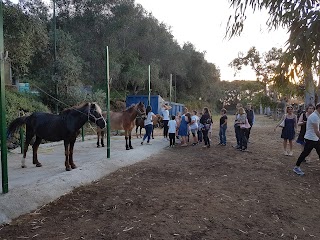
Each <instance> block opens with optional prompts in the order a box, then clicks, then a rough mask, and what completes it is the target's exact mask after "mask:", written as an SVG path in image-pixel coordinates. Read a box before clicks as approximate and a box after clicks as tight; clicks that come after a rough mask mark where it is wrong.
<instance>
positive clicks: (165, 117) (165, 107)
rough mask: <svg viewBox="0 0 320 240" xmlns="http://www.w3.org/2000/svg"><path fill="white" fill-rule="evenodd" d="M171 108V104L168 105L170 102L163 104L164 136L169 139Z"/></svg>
mask: <svg viewBox="0 0 320 240" xmlns="http://www.w3.org/2000/svg"><path fill="white" fill-rule="evenodd" d="M170 109H171V106H169V105H168V103H165V104H163V105H162V109H161V111H162V115H163V137H164V139H165V140H168V130H169V126H168V123H169V120H170V117H169V110H170Z"/></svg>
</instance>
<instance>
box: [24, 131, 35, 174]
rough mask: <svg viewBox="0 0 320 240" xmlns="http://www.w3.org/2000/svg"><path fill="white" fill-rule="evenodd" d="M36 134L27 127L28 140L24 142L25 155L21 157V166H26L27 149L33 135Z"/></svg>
mask: <svg viewBox="0 0 320 240" xmlns="http://www.w3.org/2000/svg"><path fill="white" fill-rule="evenodd" d="M33 136H34V133H33V130H32V129H31V130H30V128H28V127H27V129H26V140H25V142H24V148H23V157H22V159H21V167H22V168H25V167H27V166H26V156H27V151H28V147H29V144H30V142H31V140H32V137H33Z"/></svg>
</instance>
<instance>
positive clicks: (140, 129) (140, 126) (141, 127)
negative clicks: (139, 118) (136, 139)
mask: <svg viewBox="0 0 320 240" xmlns="http://www.w3.org/2000/svg"><path fill="white" fill-rule="evenodd" d="M141 131H142V127H141V126H140V138H142V136H141Z"/></svg>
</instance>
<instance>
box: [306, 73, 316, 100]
mask: <svg viewBox="0 0 320 240" xmlns="http://www.w3.org/2000/svg"><path fill="white" fill-rule="evenodd" d="M304 76H305V84H306V90H305V94H304V104H305V106H307V105H308V104H312V105H315V85H314V81H313V76H312V71H311V69H307V70H305V71H304Z"/></svg>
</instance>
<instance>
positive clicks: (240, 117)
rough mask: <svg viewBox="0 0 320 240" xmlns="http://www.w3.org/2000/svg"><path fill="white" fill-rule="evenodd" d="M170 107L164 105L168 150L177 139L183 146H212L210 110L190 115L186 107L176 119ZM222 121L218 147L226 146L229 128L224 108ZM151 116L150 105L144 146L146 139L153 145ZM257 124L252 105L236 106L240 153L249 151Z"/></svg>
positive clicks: (164, 123) (162, 110) (147, 111)
mask: <svg viewBox="0 0 320 240" xmlns="http://www.w3.org/2000/svg"><path fill="white" fill-rule="evenodd" d="M170 109H171V106H169V105H168V104H163V105H162V108H161V112H162V116H163V137H164V140H165V141H170V145H169V147H174V146H175V144H176V139H179V141H180V143H181V146H182V147H186V146H188V142H191V144H190V145H192V146H195V145H198V144H199V143H202V142H204V145H203V147H204V148H210V146H211V134H212V123H213V121H212V115H211V113H210V111H209V109H208V108H207V107H204V108H203V110H202V112H199V113H198V112H197V111H196V110H193V111H192V112H191V113H190V112H189V111H188V109H187V108H184V111H183V113H182V115H181V114H180V113H179V112H178V113H177V114H176V115H175V116H174V115H173V116H171V117H170V115H169V110H170ZM220 114H221V116H220V120H219V143H218V145H221V146H226V145H227V138H226V131H227V126H228V117H227V110H226V109H225V108H222V109H221V111H220ZM153 115H154V113H152V109H151V106H148V107H147V109H146V117H145V126H146V134H145V135H144V137H143V140H142V142H141V144H144V141H145V140H146V139H147V144H150V134H151V131H152V116H153ZM253 122H254V112H253V110H252V107H251V104H248V105H247V106H246V108H243V107H242V105H241V104H237V112H236V114H235V123H234V129H235V135H236V139H237V145H236V146H235V148H236V149H238V150H241V151H246V150H247V145H248V140H249V137H250V131H251V128H252V125H253Z"/></svg>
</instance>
